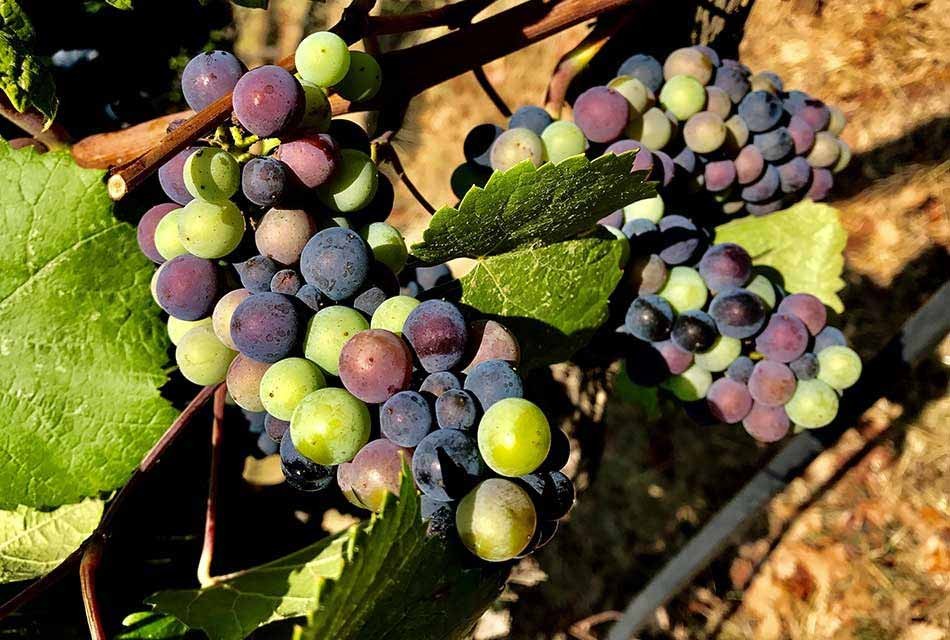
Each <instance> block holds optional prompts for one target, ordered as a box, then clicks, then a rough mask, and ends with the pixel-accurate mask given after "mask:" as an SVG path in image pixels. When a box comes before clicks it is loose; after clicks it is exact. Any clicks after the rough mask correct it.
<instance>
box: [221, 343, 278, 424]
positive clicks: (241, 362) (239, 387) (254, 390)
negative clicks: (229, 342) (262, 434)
mask: <svg viewBox="0 0 950 640" xmlns="http://www.w3.org/2000/svg"><path fill="white" fill-rule="evenodd" d="M270 367H271V365H269V364H267V363H266V362H258V361H257V360H252V359H250V358H248V357H247V356H245V355H242V354H240V353H239V354H237V356H235V358H234V359H233V360H232V361H231V364H230V366H229V367H228V372H227V376H226V381H227V385H228V393H229V394H230V395H231V399H232V400H234V402H235V403H236V404H237V406H239V407H241V408H242V409H244V410H245V411H254V412H258V411H264V403H263V402H261V378H263V377H264V374H265V373H266V372H267V370H268V369H269V368H270Z"/></svg>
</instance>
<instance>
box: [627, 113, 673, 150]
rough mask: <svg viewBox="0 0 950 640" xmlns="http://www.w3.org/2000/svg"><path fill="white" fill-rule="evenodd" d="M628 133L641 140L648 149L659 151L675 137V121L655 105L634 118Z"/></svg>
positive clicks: (628, 135) (630, 136)
mask: <svg viewBox="0 0 950 640" xmlns="http://www.w3.org/2000/svg"><path fill="white" fill-rule="evenodd" d="M626 134H627V137H629V138H632V139H634V140H639V141H640V142H641V143H643V146H644V147H646V148H647V149H652V150H653V151H659V150H660V149H662V148H663V147H665V146H666V145H667V144H668V143H669V141H670V138H672V137H673V123H672V122H670V119H669V118H667V117H666V114H665V113H663V111H662V110H660V109H657V108H656V107H653V108H652V109H647V110H646V112H644V114H643V115H642V116H637V117H634V118H632V119H631V120H630V124H628V125H627V129H626Z"/></svg>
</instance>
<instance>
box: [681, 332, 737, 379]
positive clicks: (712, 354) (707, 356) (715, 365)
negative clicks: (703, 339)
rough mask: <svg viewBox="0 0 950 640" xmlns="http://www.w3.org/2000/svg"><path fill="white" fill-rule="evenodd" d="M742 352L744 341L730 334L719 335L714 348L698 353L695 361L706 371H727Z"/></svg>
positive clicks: (694, 358)
mask: <svg viewBox="0 0 950 640" xmlns="http://www.w3.org/2000/svg"><path fill="white" fill-rule="evenodd" d="M741 353H742V342H741V341H740V340H737V339H736V338H730V337H729V336H719V338H717V339H716V342H715V344H713V346H712V349H710V350H709V351H707V352H705V353H697V354H696V355H694V356H693V361H694V362H695V363H696V364H698V365H699V366H701V367H702V368H703V369H705V370H706V371H725V370H726V369H728V368H729V365H730V364H732V361H733V360H735V359H736V358H738V357H739V354H741Z"/></svg>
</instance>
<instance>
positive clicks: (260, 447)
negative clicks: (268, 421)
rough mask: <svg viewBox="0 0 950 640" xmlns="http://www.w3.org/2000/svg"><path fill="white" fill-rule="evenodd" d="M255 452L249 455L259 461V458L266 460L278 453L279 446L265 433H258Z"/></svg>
mask: <svg viewBox="0 0 950 640" xmlns="http://www.w3.org/2000/svg"><path fill="white" fill-rule="evenodd" d="M255 444H256V445H257V452H256V453H254V452H252V453H251V455H252V456H253V457H254V458H256V459H258V460H260V459H261V458H266V457H267V456H272V455H274V454H275V453H277V452H278V451H280V445H279V444H278V443H276V442H274V441H273V440H271V439H270V436H268V435H267V434H266V433H260V434H258V436H257V442H256V443H255Z"/></svg>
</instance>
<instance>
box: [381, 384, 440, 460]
mask: <svg viewBox="0 0 950 640" xmlns="http://www.w3.org/2000/svg"><path fill="white" fill-rule="evenodd" d="M423 386H424V385H423ZM379 429H380V431H381V432H382V434H383V435H384V436H385V437H387V438H389V439H390V440H392V441H393V442H395V443H396V444H398V445H400V446H402V447H415V446H416V445H418V444H419V443H420V442H422V439H423V438H425V437H426V436H427V435H428V434H429V432H430V431H432V411H431V409H430V408H429V403H428V402H426V399H425V398H424V397H423V396H422V395H421V394H419V393H417V392H415V391H400V392H399V393H397V394H395V395H393V396H392V397H391V398H389V399H388V400H386V402H385V403H383V405H382V406H381V407H380V408H379Z"/></svg>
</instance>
